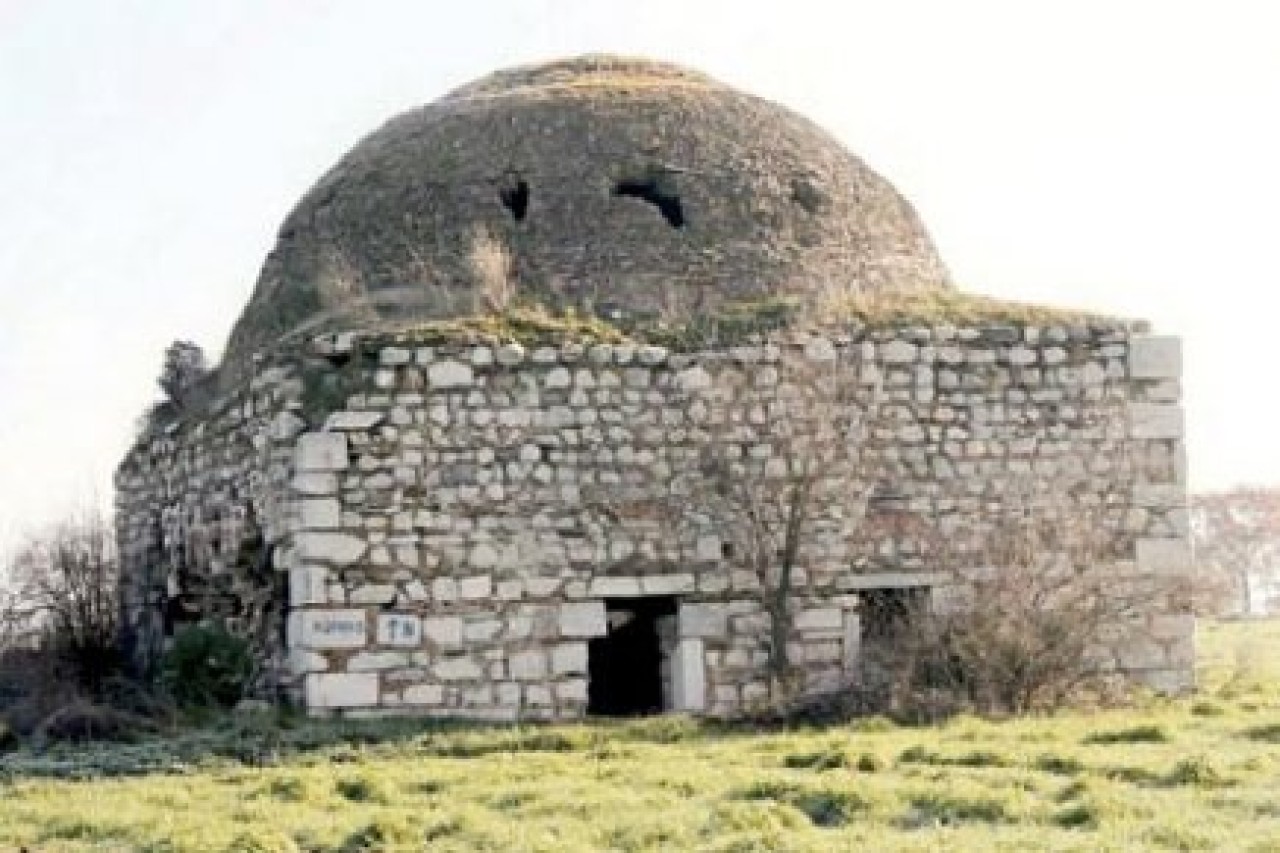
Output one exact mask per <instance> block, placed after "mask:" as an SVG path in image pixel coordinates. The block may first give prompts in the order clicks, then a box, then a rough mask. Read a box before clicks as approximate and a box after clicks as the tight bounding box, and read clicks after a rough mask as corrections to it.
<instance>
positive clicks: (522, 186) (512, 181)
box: [498, 175, 529, 222]
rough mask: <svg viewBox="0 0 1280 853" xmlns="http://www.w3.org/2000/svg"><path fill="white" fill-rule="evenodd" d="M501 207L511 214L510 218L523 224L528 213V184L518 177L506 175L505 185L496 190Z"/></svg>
mask: <svg viewBox="0 0 1280 853" xmlns="http://www.w3.org/2000/svg"><path fill="white" fill-rule="evenodd" d="M498 198H499V199H500V200H501V201H502V206H503V207H505V208H506V209H507V210H508V211H510V212H511V218H512V219H514V220H515V221H516V222H523V221H524V216H525V214H526V213H528V212H529V184H528V182H527V181H525V179H524V178H521V177H519V176H518V175H508V176H507V182H506V184H505V185H504V186H503V187H501V188H500V189H499V190H498Z"/></svg>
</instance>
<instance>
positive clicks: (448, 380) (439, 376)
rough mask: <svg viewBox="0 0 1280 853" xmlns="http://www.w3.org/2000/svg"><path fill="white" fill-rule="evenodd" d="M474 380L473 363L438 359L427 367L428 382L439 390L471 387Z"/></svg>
mask: <svg viewBox="0 0 1280 853" xmlns="http://www.w3.org/2000/svg"><path fill="white" fill-rule="evenodd" d="M474 381H475V378H474V375H473V373H472V371H471V365H469V364H463V363H462V362H460V361H437V362H436V363H435V364H432V365H431V366H430V367H428V368H427V383H428V384H429V385H430V386H431V387H432V388H435V389H437V390H444V389H448V388H469V387H471V384H472V382H474Z"/></svg>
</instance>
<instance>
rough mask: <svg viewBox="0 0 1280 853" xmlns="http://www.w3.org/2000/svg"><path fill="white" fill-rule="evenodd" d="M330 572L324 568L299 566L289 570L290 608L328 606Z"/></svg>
mask: <svg viewBox="0 0 1280 853" xmlns="http://www.w3.org/2000/svg"><path fill="white" fill-rule="evenodd" d="M328 601H329V570H328V569H326V568H324V567H323V566H299V567H298V568H295V569H290V570H289V606H290V607H303V606H305V605H308V604H327V603H328Z"/></svg>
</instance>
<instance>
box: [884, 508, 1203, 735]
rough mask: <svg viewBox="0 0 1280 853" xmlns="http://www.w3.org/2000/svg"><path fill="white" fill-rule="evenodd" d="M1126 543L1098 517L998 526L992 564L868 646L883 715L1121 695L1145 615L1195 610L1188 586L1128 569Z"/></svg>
mask: <svg viewBox="0 0 1280 853" xmlns="http://www.w3.org/2000/svg"><path fill="white" fill-rule="evenodd" d="M1118 541H1119V540H1118V538H1117V535H1116V533H1115V532H1114V531H1112V530H1110V529H1109V527H1108V526H1107V524H1106V522H1105V520H1104V519H1103V518H1102V517H1101V514H1100V513H1095V512H1090V511H1087V510H1081V511H1078V512H1077V513H1075V514H1073V515H1054V514H1049V515H1046V516H1044V517H1040V518H1038V519H1034V520H1027V521H1025V522H1023V523H1020V524H1019V523H1011V524H1007V525H1005V526H1003V527H1001V528H1000V529H999V530H996V531H994V532H992V533H990V534H989V535H988V536H987V538H986V539H985V540H984V543H983V547H982V548H981V550H980V552H979V553H981V555H982V556H983V558H984V560H983V562H984V563H985V565H987V566H989V568H984V569H979V570H971V571H968V572H961V573H959V575H958V577H957V580H958V583H957V584H956V585H955V586H954V587H953V588H951V589H950V590H948V591H946V592H947V594H945V595H943V596H942V597H941V600H939V598H938V597H937V596H935V597H934V598H933V600H932V601H931V600H930V598H929V597H927V596H922V597H920V598H918V599H916V600H915V601H913V602H912V603H911V606H910V607H909V608H908V609H907V610H905V611H904V612H903V613H902V614H901V616H900V618H898V619H897V621H896V623H895V624H892V625H891V626H890V627H889V630H888V631H887V632H886V635H885V636H883V637H880V638H877V639H876V640H872V641H868V642H866V644H865V645H864V649H863V660H864V664H863V666H864V672H863V685H862V688H861V690H862V691H863V692H864V694H868V695H867V701H868V704H869V705H871V706H873V707H874V709H875V710H880V711H887V712H890V713H896V714H899V715H902V716H905V717H908V718H913V719H923V720H932V719H937V718H938V717H941V716H946V715H948V714H951V713H955V712H958V711H972V712H977V713H982V714H992V715H1004V714H1023V713H1027V712H1030V711H1035V710H1042V709H1049V708H1055V707H1060V706H1062V705H1064V704H1066V703H1069V702H1071V701H1074V700H1077V699H1083V698H1084V697H1086V696H1087V697H1093V698H1098V697H1100V696H1104V695H1108V694H1111V693H1113V692H1114V690H1115V687H1116V678H1115V676H1114V674H1113V668H1112V667H1111V666H1110V665H1109V664H1110V663H1111V662H1112V661H1113V660H1114V658H1115V655H1116V654H1117V653H1118V651H1119V649H1120V648H1121V647H1123V646H1124V645H1125V644H1127V643H1132V642H1139V641H1141V640H1142V639H1143V637H1144V633H1143V632H1144V630H1145V629H1144V625H1145V622H1144V617H1145V616H1146V615H1148V614H1150V613H1152V612H1153V611H1162V612H1169V611H1171V610H1177V609H1178V608H1183V607H1185V606H1186V596H1185V594H1184V592H1185V589H1184V585H1183V584H1182V583H1181V582H1180V581H1178V580H1177V579H1175V578H1171V577H1168V576H1156V575H1151V574H1144V575H1138V574H1134V573H1128V574H1124V575H1118V574H1117V573H1116V569H1115V561H1116V557H1117V554H1116V548H1117V544H1118Z"/></svg>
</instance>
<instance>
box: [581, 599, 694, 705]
mask: <svg viewBox="0 0 1280 853" xmlns="http://www.w3.org/2000/svg"><path fill="white" fill-rule="evenodd" d="M675 613H676V600H675V599H674V598H672V597H670V596H652V597H644V598H616V599H607V600H606V601H605V615H606V619H607V621H608V627H609V631H608V633H607V634H606V635H605V636H603V637H599V638H597V639H594V640H592V641H591V642H590V644H589V645H588V647H587V666H588V677H589V679H590V680H589V682H588V685H587V713H588V714H596V715H600V716H606V717H638V716H645V715H648V714H659V713H661V712H662V711H664V710H667V709H668V708H670V707H671V699H670V692H671V691H670V678H671V675H670V661H669V656H670V649H671V646H672V640H673V635H674V629H675Z"/></svg>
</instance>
